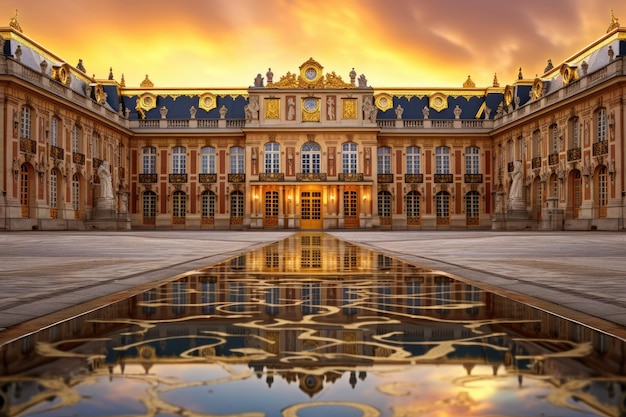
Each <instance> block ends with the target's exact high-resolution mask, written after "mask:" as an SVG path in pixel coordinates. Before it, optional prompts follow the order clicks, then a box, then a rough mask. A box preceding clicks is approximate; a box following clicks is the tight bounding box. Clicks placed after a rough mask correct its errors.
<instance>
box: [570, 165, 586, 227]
mask: <svg viewBox="0 0 626 417" xmlns="http://www.w3.org/2000/svg"><path fill="white" fill-rule="evenodd" d="M571 178H572V217H573V218H575V219H577V218H578V216H579V215H580V206H581V205H582V203H583V180H582V176H581V175H580V171H579V170H577V169H575V170H574V171H572V173H571Z"/></svg>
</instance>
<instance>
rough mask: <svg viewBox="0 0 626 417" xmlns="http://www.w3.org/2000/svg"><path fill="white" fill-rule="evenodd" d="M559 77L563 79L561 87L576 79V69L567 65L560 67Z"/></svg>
mask: <svg viewBox="0 0 626 417" xmlns="http://www.w3.org/2000/svg"><path fill="white" fill-rule="evenodd" d="M561 77H562V78H563V85H567V84H569V83H571V82H572V81H575V80H576V79H577V78H578V73H577V71H576V67H573V66H570V65H568V64H563V65H561Z"/></svg>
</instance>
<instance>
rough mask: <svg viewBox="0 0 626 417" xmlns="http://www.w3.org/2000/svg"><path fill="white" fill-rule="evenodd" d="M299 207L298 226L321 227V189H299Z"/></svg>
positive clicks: (302, 227)
mask: <svg viewBox="0 0 626 417" xmlns="http://www.w3.org/2000/svg"><path fill="white" fill-rule="evenodd" d="M300 207H301V212H300V228H301V229H322V227H323V224H322V223H323V222H322V191H321V190H307V191H301V192H300Z"/></svg>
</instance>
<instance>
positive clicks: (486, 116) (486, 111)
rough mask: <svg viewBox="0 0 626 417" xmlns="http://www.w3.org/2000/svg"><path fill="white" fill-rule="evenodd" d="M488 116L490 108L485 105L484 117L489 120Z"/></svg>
mask: <svg viewBox="0 0 626 417" xmlns="http://www.w3.org/2000/svg"><path fill="white" fill-rule="evenodd" d="M490 116H491V108H490V107H485V119H487V120H489V117H490Z"/></svg>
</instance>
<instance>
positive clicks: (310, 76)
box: [304, 68, 317, 80]
mask: <svg viewBox="0 0 626 417" xmlns="http://www.w3.org/2000/svg"><path fill="white" fill-rule="evenodd" d="M304 76H305V77H306V78H307V80H314V79H315V77H317V70H316V69H315V68H307V69H306V71H304Z"/></svg>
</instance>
